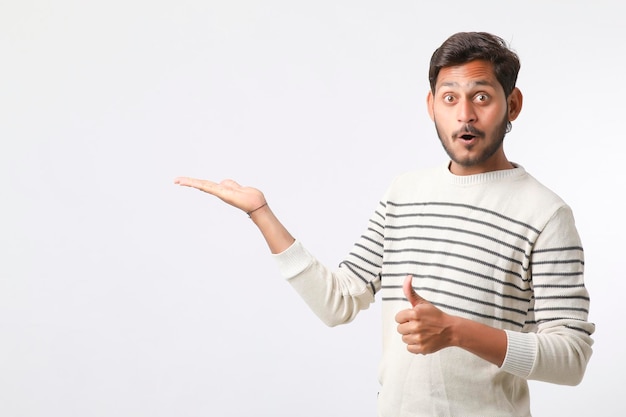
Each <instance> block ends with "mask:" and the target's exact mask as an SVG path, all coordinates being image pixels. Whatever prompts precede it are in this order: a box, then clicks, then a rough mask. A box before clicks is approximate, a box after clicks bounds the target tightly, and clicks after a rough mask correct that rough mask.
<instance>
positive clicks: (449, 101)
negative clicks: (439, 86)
mask: <svg viewBox="0 0 626 417" xmlns="http://www.w3.org/2000/svg"><path fill="white" fill-rule="evenodd" d="M443 101H445V102H446V103H452V102H453V101H454V97H452V96H443Z"/></svg>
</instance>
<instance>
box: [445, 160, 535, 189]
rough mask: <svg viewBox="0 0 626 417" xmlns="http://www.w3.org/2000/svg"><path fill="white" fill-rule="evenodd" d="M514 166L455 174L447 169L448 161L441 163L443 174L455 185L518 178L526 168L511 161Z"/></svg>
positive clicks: (523, 173) (524, 172)
mask: <svg viewBox="0 0 626 417" xmlns="http://www.w3.org/2000/svg"><path fill="white" fill-rule="evenodd" d="M512 164H513V166H514V167H515V168H511V169H503V170H500V171H490V172H484V173H482V174H474V175H455V174H453V173H451V172H450V170H449V169H448V167H449V165H450V163H446V164H445V165H443V167H442V168H443V171H444V172H443V174H444V176H445V178H446V179H447V180H448V181H449V182H450V183H451V184H455V185H474V184H484V183H489V182H493V181H499V180H504V179H514V178H519V177H521V176H523V175H525V174H526V170H525V169H524V167H522V166H521V165H519V164H516V163H514V162H512Z"/></svg>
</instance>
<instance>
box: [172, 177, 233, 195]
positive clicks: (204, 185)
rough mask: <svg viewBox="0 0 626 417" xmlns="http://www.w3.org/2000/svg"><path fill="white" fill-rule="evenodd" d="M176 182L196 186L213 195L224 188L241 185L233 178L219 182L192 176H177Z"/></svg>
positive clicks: (185, 185)
mask: <svg viewBox="0 0 626 417" xmlns="http://www.w3.org/2000/svg"><path fill="white" fill-rule="evenodd" d="M174 184H178V185H182V186H184V187H191V188H195V189H197V190H200V191H204V192H205V193H209V194H213V195H219V194H220V192H221V191H222V190H226V189H232V188H238V187H240V185H239V184H237V183H236V182H235V181H233V180H224V181H222V182H221V183H219V184H218V183H215V182H213V181H209V180H201V179H198V178H190V177H177V178H175V179H174Z"/></svg>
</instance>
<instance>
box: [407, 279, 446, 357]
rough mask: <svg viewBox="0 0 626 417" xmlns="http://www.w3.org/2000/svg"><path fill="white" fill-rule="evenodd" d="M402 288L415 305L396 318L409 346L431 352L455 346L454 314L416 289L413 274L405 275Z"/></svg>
mask: <svg viewBox="0 0 626 417" xmlns="http://www.w3.org/2000/svg"><path fill="white" fill-rule="evenodd" d="M403 290H404V295H405V297H406V298H407V300H408V301H409V302H410V303H411V306H412V307H411V308H410V309H406V310H402V311H400V312H399V313H398V314H396V322H397V323H398V333H400V334H401V335H402V341H403V342H404V343H406V345H407V350H408V351H409V352H411V353H421V354H428V353H433V352H437V351H438V350H441V349H443V348H446V347H449V346H454V345H455V341H454V337H453V335H454V332H453V324H454V322H455V320H454V317H453V316H450V315H448V314H446V313H444V312H443V311H441V310H440V309H438V308H437V307H435V306H434V305H432V304H431V303H429V302H428V301H426V300H425V299H423V298H422V297H420V296H419V294H417V293H416V292H415V290H414V289H413V277H412V276H411V275H408V276H407V277H406V278H405V280H404V285H403Z"/></svg>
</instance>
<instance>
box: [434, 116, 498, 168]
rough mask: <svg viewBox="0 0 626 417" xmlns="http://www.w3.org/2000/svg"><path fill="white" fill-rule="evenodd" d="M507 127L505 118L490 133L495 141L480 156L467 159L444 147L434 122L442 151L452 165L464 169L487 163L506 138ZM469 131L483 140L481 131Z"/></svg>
mask: <svg viewBox="0 0 626 417" xmlns="http://www.w3.org/2000/svg"><path fill="white" fill-rule="evenodd" d="M508 125H509V120H508V118H507V117H506V116H505V117H504V118H503V120H502V123H500V125H498V127H497V128H496V130H494V132H493V133H492V137H494V138H496V140H494V141H493V142H491V143H490V144H489V146H488V147H487V148H485V149H484V150H483V151H482V152H481V153H480V154H478V155H476V156H474V157H472V156H469V157H465V158H461V157H460V156H457V155H456V154H455V153H454V151H453V150H452V149H450V147H449V146H447V145H446V141H445V140H444V139H443V138H442V133H441V131H440V130H439V125H438V124H437V121H436V120H435V130H436V131H437V136H438V137H439V141H440V142H441V145H442V146H443V149H444V150H445V151H446V153H447V154H448V156H449V157H450V159H451V160H452V161H453V162H454V163H456V164H458V165H460V166H462V167H464V168H471V167H474V166H476V165H480V164H482V163H483V162H485V161H487V160H488V159H489V158H491V157H492V156H493V155H494V154H495V153H496V152H497V151H498V149H500V148H501V147H502V144H503V142H504V136H506V133H507V132H508V130H509V128H508ZM470 129H471V130H472V131H473V132H475V133H478V134H477V136H479V137H480V138H481V139H484V138H485V133H484V132H483V131H480V130H477V129H475V128H470ZM454 135H455V134H453V135H451V136H454ZM450 140H451V141H453V139H452V137H451V138H450ZM457 140H458V139H457Z"/></svg>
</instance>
